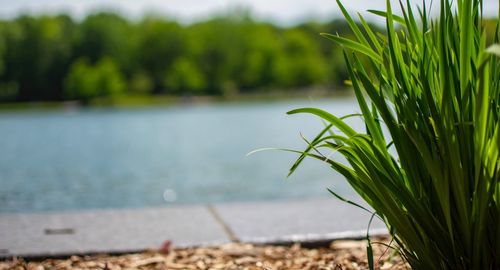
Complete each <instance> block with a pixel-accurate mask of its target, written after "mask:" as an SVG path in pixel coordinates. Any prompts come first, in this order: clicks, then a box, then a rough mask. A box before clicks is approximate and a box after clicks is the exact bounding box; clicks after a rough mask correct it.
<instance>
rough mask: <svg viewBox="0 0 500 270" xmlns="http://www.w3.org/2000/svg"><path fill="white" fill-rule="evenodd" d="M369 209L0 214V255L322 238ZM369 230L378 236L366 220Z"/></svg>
mask: <svg viewBox="0 0 500 270" xmlns="http://www.w3.org/2000/svg"><path fill="white" fill-rule="evenodd" d="M369 219H370V214H369V213H367V212H365V211H363V210H360V209H357V208H356V207H354V206H351V205H348V204H346V203H343V202H340V201H338V200H336V199H334V198H329V199H310V200H302V201H277V202H257V203H231V204H220V205H213V206H211V205H203V206H180V207H169V208H148V209H136V210H95V211H80V212H72V213H44V214H3V215H0V257H12V256H30V257H32V256H64V255H71V254H89V253H104V252H106V253H122V252H131V251H141V250H145V249H158V248H160V247H161V245H162V244H163V243H164V242H165V241H167V240H170V241H172V243H173V245H174V246H176V247H187V246H200V245H213V244H220V243H227V242H231V241H244V242H253V243H278V242H296V241H300V242H304V241H312V242H314V241H329V240H334V239H339V238H360V237H364V235H366V228H367V224H368V220H369ZM370 232H371V234H372V235H374V234H381V233H386V230H385V229H384V226H383V224H382V223H381V222H380V221H374V223H373V224H372V226H371V230H370Z"/></svg>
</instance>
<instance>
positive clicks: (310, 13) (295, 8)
mask: <svg viewBox="0 0 500 270" xmlns="http://www.w3.org/2000/svg"><path fill="white" fill-rule="evenodd" d="M343 2H344V5H345V6H346V7H347V8H348V9H349V10H351V11H354V10H355V11H364V10H367V9H384V7H385V0H344V1H343ZM391 2H393V3H394V5H398V4H397V3H398V1H396V0H391ZM411 2H414V3H421V1H411ZM428 2H430V1H428ZM434 2H436V3H437V2H438V1H436V0H435V1H434ZM498 2H499V1H498V0H484V3H485V7H486V8H485V13H487V14H488V15H489V16H497V14H498ZM0 5H1V8H0V17H1V18H13V17H16V16H18V15H19V14H25V13H29V14H40V13H48V14H54V13H61V12H63V13H68V14H70V15H72V16H74V17H75V18H77V19H81V18H83V17H84V16H85V15H87V14H89V13H92V12H95V11H97V10H108V11H109V10H111V11H117V12H119V13H121V14H124V15H126V16H129V17H131V18H135V19H137V18H140V17H142V16H143V15H144V14H148V13H153V14H159V15H168V16H171V17H173V18H176V19H178V20H180V21H182V22H185V23H190V22H193V21H197V20H202V19H205V18H207V17H210V16H211V15H213V14H217V13H221V12H222V13H224V12H228V11H230V10H234V9H236V8H246V9H249V10H250V11H251V12H252V14H253V15H254V16H256V17H257V18H259V19H264V20H268V21H272V22H275V23H279V24H294V23H298V22H301V21H304V20H308V19H315V20H328V19H330V18H332V17H335V16H338V15H339V10H338V7H337V5H336V2H335V0H80V1H74V0H14V1H13V0H0ZM435 10H436V11H437V8H435ZM362 14H364V15H365V14H366V13H362ZM370 18H371V19H373V18H374V17H370V16H368V19H370Z"/></svg>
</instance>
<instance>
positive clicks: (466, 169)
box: [289, 0, 500, 269]
mask: <svg viewBox="0 0 500 270" xmlns="http://www.w3.org/2000/svg"><path fill="white" fill-rule="evenodd" d="M337 2H338V5H339V7H340V9H341V11H342V12H343V14H344V16H345V18H346V20H347V21H348V22H349V24H350V26H351V29H352V31H353V33H354V35H355V39H347V38H344V37H340V36H337V35H331V34H324V36H325V37H327V38H329V39H331V40H333V41H334V42H336V43H338V44H340V45H341V46H343V47H344V57H345V61H346V63H347V66H348V70H349V74H350V83H351V84H352V87H353V89H354V92H355V95H356V98H357V101H358V103H359V108H360V111H361V114H360V117H361V118H362V119H363V121H364V123H365V126H366V129H365V130H364V132H358V131H356V130H354V129H353V128H351V127H350V126H349V125H348V124H346V122H345V121H344V118H341V117H337V116H334V115H332V114H330V113H328V112H326V111H323V110H320V109H317V108H302V109H297V110H293V111H290V112H289V114H297V113H309V114H314V115H316V116H319V117H321V118H322V119H323V120H324V121H326V122H327V126H326V128H325V130H323V131H322V132H321V133H320V134H319V135H318V136H317V137H316V138H314V140H312V141H310V142H309V145H308V147H307V149H306V150H305V151H303V152H302V155H301V156H300V158H299V159H298V160H297V162H296V163H295V164H294V165H293V167H292V169H291V171H290V173H293V171H294V170H295V169H296V168H297V166H298V165H299V164H300V162H301V161H302V160H303V159H304V157H307V156H309V157H313V158H317V159H319V160H322V161H325V162H327V163H328V164H329V165H330V166H331V167H332V168H333V169H334V170H336V171H338V172H340V173H341V174H342V175H343V176H345V178H346V179H347V181H348V182H349V184H350V185H351V186H352V187H353V188H354V189H355V190H356V192H357V193H359V195H360V196H361V197H362V198H363V199H364V200H366V202H367V203H368V204H369V205H370V206H371V207H372V208H373V209H374V210H375V215H377V216H378V217H380V218H381V219H382V220H383V221H384V222H385V224H386V225H387V227H388V228H389V231H390V233H391V235H392V236H393V238H394V241H395V242H396V243H397V245H396V246H397V248H398V249H399V251H400V253H401V255H402V256H403V257H404V258H405V259H406V260H407V261H408V263H409V264H410V265H411V267H412V268H413V269H500V224H499V216H500V184H499V179H500V161H499V150H500V61H499V58H498V56H500V45H495V44H494V45H488V44H487V41H486V40H487V39H486V35H485V33H484V31H483V29H482V19H483V18H482V9H483V1H480V0H455V1H451V0H440V1H439V3H440V13H439V15H438V16H437V17H435V18H431V17H429V15H428V13H429V12H428V7H427V5H426V4H427V3H425V0H424V1H423V4H422V6H421V7H419V8H415V7H413V6H412V4H411V3H410V1H409V0H407V1H406V2H405V3H403V2H400V4H401V8H402V13H401V14H402V15H399V16H398V15H395V14H393V12H392V8H391V4H390V2H389V1H387V10H386V11H370V12H372V13H374V14H376V15H379V16H383V17H385V20H386V33H385V34H381V33H375V32H374V31H373V30H372V29H371V28H370V27H369V26H368V24H367V23H366V22H365V20H364V19H363V17H361V16H359V23H356V22H354V20H353V18H352V17H350V15H349V14H348V13H347V12H346V10H345V8H344V7H343V6H342V4H341V3H340V1H338V0H337ZM416 11H417V12H416ZM495 43H498V26H497V31H496V37H495ZM383 130H386V132H384V131H383ZM331 150H333V151H337V152H339V153H341V154H342V155H343V157H345V159H346V160H347V163H341V162H338V161H336V160H332V159H329V158H328V157H327V155H326V154H323V153H322V151H331Z"/></svg>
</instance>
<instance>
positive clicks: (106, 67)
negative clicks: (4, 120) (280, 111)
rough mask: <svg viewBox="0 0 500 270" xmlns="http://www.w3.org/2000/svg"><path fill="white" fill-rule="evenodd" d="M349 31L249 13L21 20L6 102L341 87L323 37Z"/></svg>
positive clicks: (4, 80)
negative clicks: (189, 18)
mask: <svg viewBox="0 0 500 270" xmlns="http://www.w3.org/2000/svg"><path fill="white" fill-rule="evenodd" d="M348 29H349V27H347V25H346V23H345V22H344V21H341V20H337V21H332V22H330V23H324V24H319V23H305V24H301V25H297V26H293V27H287V28H285V27H278V26H275V25H272V24H270V23H265V22H258V21H254V20H253V19H252V18H251V17H250V16H248V15H245V14H237V15H232V16H220V17H216V18H213V19H210V20H207V21H203V22H198V23H194V24H190V25H182V24H179V23H178V22H176V21H173V20H168V19H165V18H160V17H154V16H153V17H145V18H144V19H142V20H141V21H139V22H132V21H129V20H127V19H125V18H124V17H121V16H119V15H117V14H113V13H98V14H93V15H89V16H88V17H86V18H85V19H84V20H83V21H81V22H77V21H74V20H73V19H72V18H71V17H69V16H66V15H58V16H36V17H34V16H21V17H18V18H16V19H13V20H9V21H0V101H2V102H7V101H60V100H82V101H89V100H91V99H94V98H102V97H106V98H112V97H114V96H116V95H122V94H125V95H135V94H137V95H157V94H165V95H181V96H182V95H216V96H225V95H233V94H238V93H251V92H257V91H274V89H280V90H287V89H288V91H293V90H295V89H299V88H301V87H308V86H328V87H334V88H336V87H338V86H340V85H342V84H343V80H344V79H346V78H347V75H346V71H345V67H344V65H343V58H342V54H341V50H340V49H339V48H338V47H335V46H333V45H332V43H331V42H329V41H328V40H326V39H324V38H322V37H320V36H319V34H318V33H320V32H329V33H339V34H342V35H346V34H349V30H348Z"/></svg>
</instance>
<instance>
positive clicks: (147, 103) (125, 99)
mask: <svg viewBox="0 0 500 270" xmlns="http://www.w3.org/2000/svg"><path fill="white" fill-rule="evenodd" d="M353 96H354V95H353V92H352V91H350V90H349V89H341V90H331V89H326V88H306V89H299V90H294V91H290V90H282V91H273V92H266V93H264V92H261V93H251V94H235V95H231V96H171V95H154V96H151V95H124V96H117V97H114V98H113V99H94V100H91V101H90V102H88V103H86V104H84V103H82V102H81V101H77V100H75V101H37V102H11V103H0V112H2V111H24V110H52V109H54V110H73V109H79V108H106V107H111V108H137V107H151V106H178V105H201V104H212V103H232V102H262V101H279V100H293V99H304V98H337V97H339V98H346V97H353Z"/></svg>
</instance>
